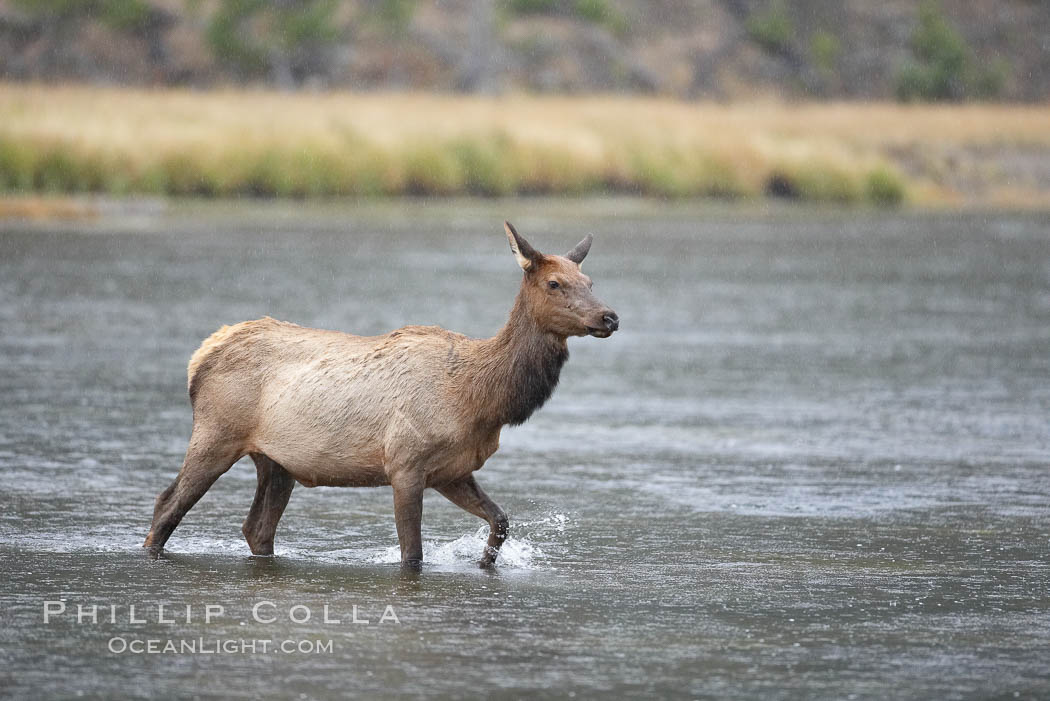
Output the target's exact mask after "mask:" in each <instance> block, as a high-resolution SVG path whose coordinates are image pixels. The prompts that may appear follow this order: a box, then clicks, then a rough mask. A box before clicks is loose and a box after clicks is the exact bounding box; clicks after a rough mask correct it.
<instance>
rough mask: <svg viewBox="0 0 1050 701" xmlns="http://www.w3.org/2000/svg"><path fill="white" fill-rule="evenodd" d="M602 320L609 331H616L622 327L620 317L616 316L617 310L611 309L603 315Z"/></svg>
mask: <svg viewBox="0 0 1050 701" xmlns="http://www.w3.org/2000/svg"><path fill="white" fill-rule="evenodd" d="M602 321H604V322H605V328H606V329H608V330H609V331H615V330H616V329H618V328H620V317H618V316H616V312H614V311H610V312H608V313H607V314H606V315H605V316H603V317H602Z"/></svg>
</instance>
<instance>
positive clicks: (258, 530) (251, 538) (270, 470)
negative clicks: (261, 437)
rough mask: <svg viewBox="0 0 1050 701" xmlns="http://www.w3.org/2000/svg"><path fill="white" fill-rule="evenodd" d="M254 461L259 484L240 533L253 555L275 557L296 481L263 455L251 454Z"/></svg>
mask: <svg viewBox="0 0 1050 701" xmlns="http://www.w3.org/2000/svg"><path fill="white" fill-rule="evenodd" d="M252 460H254V461H255V469H256V472H257V473H258V475H259V484H258V486H257V487H256V488H255V500H254V501H253V502H252V508H251V510H250V511H249V512H248V517H247V518H246V519H244V526H243V527H242V528H241V532H242V533H244V539H245V540H247V541H248V547H249V548H251V549H252V555H273V537H274V535H275V534H276V533H277V522H278V521H280V520H281V515H282V514H284V507H286V506H288V499H289V498H290V497H291V496H292V488H293V487H295V480H294V479H293V478H292V476H291V475H290V474H288V471H287V470H285V469H284V468H283V467H281V466H280V465H278V464H277V463H276V462H274V461H273V460H271V459H270V458H268V457H266V456H265V455H263V454H262V453H252Z"/></svg>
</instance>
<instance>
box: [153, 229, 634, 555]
mask: <svg viewBox="0 0 1050 701" xmlns="http://www.w3.org/2000/svg"><path fill="white" fill-rule="evenodd" d="M504 227H505V229H506V232H507V238H508V239H509V241H510V248H511V250H512V251H513V252H514V257H515V258H516V259H517V261H518V265H520V266H521V269H522V270H523V271H524V275H523V277H522V282H521V288H520V290H519V292H518V296H517V299H516V300H515V301H514V307H513V309H512V310H511V312H510V318H509V319H508V320H507V323H506V324H505V325H504V327H503V328H502V329H501V330H500V332H499V333H498V334H496V335H495V336H494V337H492V338H488V339H474V338H468V337H466V336H463V335H461V334H458V333H453V332H451V331H446V330H445V329H442V328H438V327H436V326H406V327H404V328H401V329H398V330H397V331H393V332H391V333H389V334H386V335H383V336H370V337H362V336H353V335H350V334H346V333H340V332H337V331H321V330H317V329H308V328H303V327H301V326H296V325H295V324H289V323H286V322H281V321H275V320H274V319H270V318H263V319H258V320H256V321H246V322H242V323H240V324H235V325H233V326H224V327H222V328H221V329H219V330H218V331H216V332H215V333H214V334H212V335H211V337H210V338H208V339H207V340H206V341H204V343H203V344H202V345H201V347H200V348H199V349H198V350H197V351H196V352H195V353H194V354H193V357H192V358H191V359H190V363H189V371H188V375H189V394H190V401H191V402H192V404H193V433H192V435H191V437H190V444H189V448H188V449H187V451H186V459H185V461H184V462H183V465H182V469H181V470H180V471H179V474H178V476H177V477H176V478H175V481H174V482H172V483H171V485H170V486H169V487H168V488H167V489H165V490H164V491H163V492H162V493H161V494H160V496H158V497H157V501H156V506H155V508H154V512H153V525H152V527H151V528H150V532H149V535H148V536H146V542H145V544H144V545H145V547H147V548H149V549H150V551H151V552H152V553H154V554H156V553H159V552H160V551H161V550H162V549H163V547H164V544H165V543H166V542H167V540H168V538H169V537H170V536H171V534H172V531H174V530H175V527H176V526H178V524H179V521H181V520H182V517H183V516H185V515H186V512H187V511H189V510H190V508H192V507H193V505H194V504H195V503H196V502H197V500H198V499H200V498H201V496H203V495H204V493H205V492H206V491H208V488H209V487H211V485H212V484H213V483H214V482H215V480H216V479H218V477H219V476H220V475H221V474H223V473H224V472H226V470H228V469H229V468H230V466H231V465H233V463H235V462H236V461H237V460H239V459H240V458H241V457H242V456H244V455H250V456H251V457H252V460H254V462H255V466H256V469H257V471H258V479H259V482H258V488H257V489H256V492H255V501H254V502H253V503H252V506H251V510H250V511H249V512H248V517H247V518H246V519H245V521H244V527H243V529H242V530H243V532H244V537H245V539H246V540H247V541H248V545H249V547H251V550H252V553H254V554H256V555H272V554H273V539H274V533H275V532H276V530H277V522H278V521H279V520H280V518H281V514H282V513H283V512H284V508H285V506H286V505H287V503H288V498H289V496H291V493H292V487H293V486H294V485H295V483H296V482H299V483H301V484H303V485H304V486H307V487H314V486H317V485H324V486H340V487H366V486H380V485H390V486H392V487H393V491H394V518H395V521H396V524H397V535H398V540H399V541H400V544H401V561H402V564H403V565H404V566H407V567H413V568H415V567H418V566H419V565H420V564H421V563H422V559H423V545H422V539H421V537H420V520H421V516H422V506H423V490H424V489H425V488H426V487H433V488H434V489H436V490H438V491H439V492H440V493H441V494H443V495H444V496H445V497H447V498H448V499H449V500H450V501H452V502H453V503H454V504H456V505H458V506H459V507H461V508H463V509H465V510H466V511H469V512H470V513H472V514H474V515H476V516H480V517H481V518H483V519H486V520H487V521H488V522H489V525H490V533H489V539H488V544H487V546H486V548H485V552H484V554H483V556H482V560H481V564H482V565H483V566H489V565H492V564H493V563H494V562H495V560H496V556H497V554H498V552H499V547H500V545H501V544H502V543H503V541H504V539H505V538H506V537H507V516H506V515H505V514H504V513H503V510H502V509H500V507H499V506H497V505H496V504H495V503H494V502H493V501H492V500H491V499H489V498H488V496H487V495H486V494H485V492H483V491H482V490H481V487H479V486H478V484H477V482H476V481H475V480H474V476H473V472H474V471H475V470H477V469H479V468H480V467H481V466H482V465H483V464H484V463H485V460H487V459H488V457H489V456H490V455H492V454H493V453H494V452H495V451H496V448H497V447H498V446H499V434H500V429H501V428H502V427H503V426H504V425H506V424H511V425H514V424H520V423H522V422H523V421H525V420H526V419H528V418H529V416H531V415H532V412H534V411H535V410H536V409H538V408H539V407H540V406H542V405H543V403H544V402H545V401H547V398H548V397H550V395H551V392H553V391H554V387H555V385H557V384H558V375H559V373H560V372H561V367H562V365H563V364H564V363H565V361H566V359H567V358H568V357H569V352H568V348H567V345H566V339H567V337H569V336H587V335H590V336H597V337H599V338H607V337H608V336H610V335H612V333H613V331H615V330H616V329H617V328H618V327H619V319H618V318H617V316H616V313H615V312H613V311H612V310H611V309H610V308H609V307H607V306H606V305H605V304H604V303H602V302H601V301H599V300H598V298H596V297H595V296H594V295H593V294H591V281H590V278H588V277H587V276H586V275H584V274H583V273H582V272H581V271H580V263H581V262H583V259H584V257H585V256H586V255H587V251H588V250H589V249H590V246H591V236H590V235H588V236H587V237H586V238H585V239H584V240H583V241H581V242H580V243H579V244H578V245H577V246H576V247H575V248H573V249H572V250H571V251H569V252H568V253H567V254H565V256H554V255H543V254H541V253H540V252H539V251H537V250H536V249H534V248H533V247H532V246H530V245H529V244H528V242H527V241H526V240H525V239H524V238H522V237H521V236H520V235H519V234H518V233H517V232H516V231H515V230H514V227H512V226H511V225H510V224H509V223H505V224H504Z"/></svg>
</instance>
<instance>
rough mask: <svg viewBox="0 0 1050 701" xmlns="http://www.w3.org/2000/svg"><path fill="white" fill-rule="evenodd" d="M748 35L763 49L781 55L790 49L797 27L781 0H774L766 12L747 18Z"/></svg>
mask: <svg viewBox="0 0 1050 701" xmlns="http://www.w3.org/2000/svg"><path fill="white" fill-rule="evenodd" d="M747 33H748V35H750V37H751V38H752V39H753V40H754V41H755V42H756V43H757V44H758V45H759V46H761V47H762V48H763V49H765V50H766V51H770V52H772V53H779V52H783V51H785V50H787V49H788V48H790V46H791V43H792V41H793V40H794V37H795V25H794V24H793V23H792V22H791V18H790V17H789V16H788V14H787V9H786V8H785V7H784V3H783V2H782V1H781V0H772V1H771V2H770V3H769V5H767V6H766V9H765V10H762V11H759V12H753V13H752V14H751V16H750V17H748V18H747Z"/></svg>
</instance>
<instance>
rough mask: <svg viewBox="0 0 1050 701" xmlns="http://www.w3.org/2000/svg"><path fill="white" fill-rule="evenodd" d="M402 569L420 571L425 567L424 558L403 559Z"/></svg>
mask: <svg viewBox="0 0 1050 701" xmlns="http://www.w3.org/2000/svg"><path fill="white" fill-rule="evenodd" d="M401 569H402V570H404V571H407V572H419V571H421V570H422V569H423V560H420V559H416V558H412V559H410V560H402V561H401Z"/></svg>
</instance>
